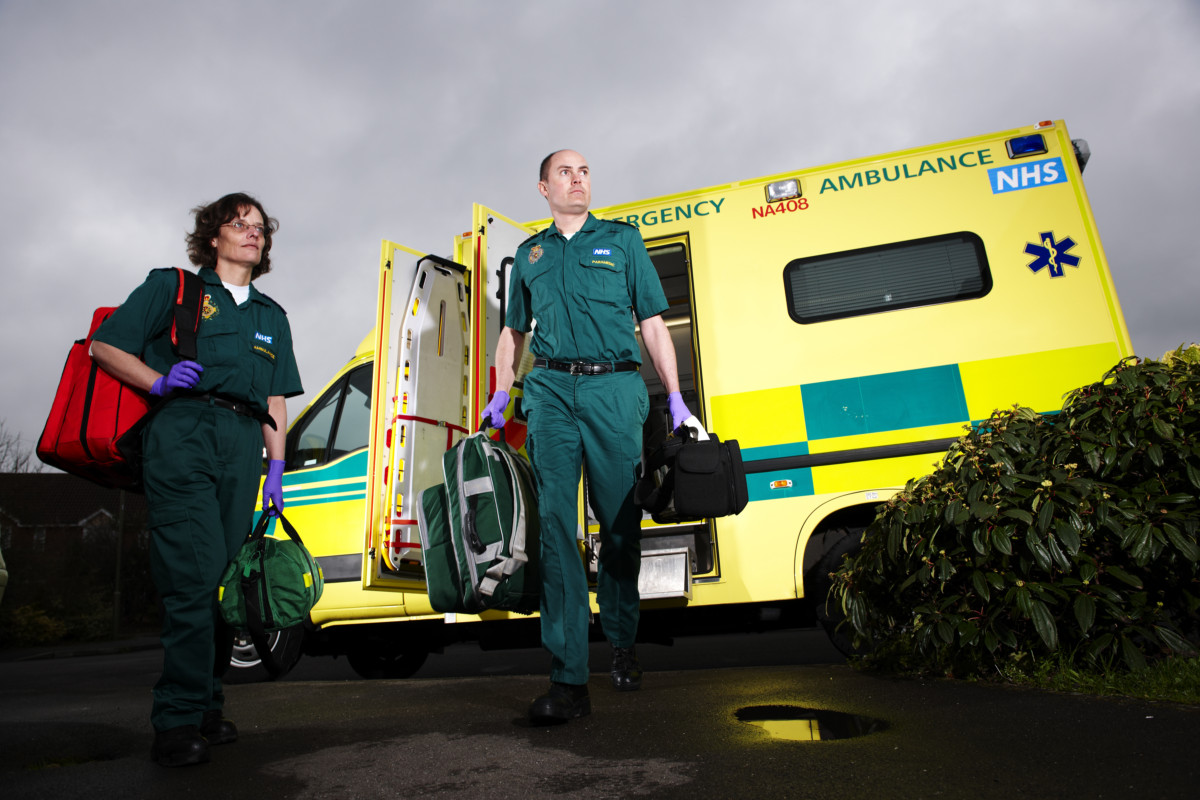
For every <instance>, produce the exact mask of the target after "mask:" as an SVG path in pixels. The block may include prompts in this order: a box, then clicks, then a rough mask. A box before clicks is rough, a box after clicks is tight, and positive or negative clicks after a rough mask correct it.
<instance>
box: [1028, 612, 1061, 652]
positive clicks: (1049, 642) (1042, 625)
mask: <svg viewBox="0 0 1200 800" xmlns="http://www.w3.org/2000/svg"><path fill="white" fill-rule="evenodd" d="M1031 616H1032V617H1033V627H1034V628H1036V629H1037V632H1038V636H1040V637H1041V639H1042V641H1043V642H1045V643H1046V647H1047V648H1049V649H1050V650H1057V649H1058V626H1057V625H1055V624H1054V617H1053V616H1051V615H1050V609H1048V608H1046V604H1045V603H1043V602H1042V601H1041V600H1034V601H1033V604H1032V609H1031Z"/></svg>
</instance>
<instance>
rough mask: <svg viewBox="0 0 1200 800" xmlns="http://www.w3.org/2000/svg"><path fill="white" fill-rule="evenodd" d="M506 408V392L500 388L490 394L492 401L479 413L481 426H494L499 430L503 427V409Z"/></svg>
mask: <svg viewBox="0 0 1200 800" xmlns="http://www.w3.org/2000/svg"><path fill="white" fill-rule="evenodd" d="M506 408H508V392H506V391H504V390H503V389H501V390H500V391H498V392H496V393H495V394H494V395H492V401H491V402H490V403H488V404H487V408H485V409H484V410H483V413H482V414H480V415H479V424H480V426H481V427H483V428H495V429H497V430H499V429H500V428H503V427H504V409H506Z"/></svg>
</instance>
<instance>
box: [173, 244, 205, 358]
mask: <svg viewBox="0 0 1200 800" xmlns="http://www.w3.org/2000/svg"><path fill="white" fill-rule="evenodd" d="M175 271H176V272H177V273H178V275H179V286H178V288H177V289H176V290H175V306H174V310H175V313H174V318H173V319H172V321H171V344H172V345H174V347H175V352H176V353H178V354H179V355H180V357H181V358H184V359H187V360H189V361H194V360H195V359H196V332H197V331H198V330H199V329H200V312H201V306H202V305H203V303H204V281H203V280H201V278H200V276H199V275H197V274H196V273H194V272H192V271H191V270H186V269H183V268H182V267H176V268H175Z"/></svg>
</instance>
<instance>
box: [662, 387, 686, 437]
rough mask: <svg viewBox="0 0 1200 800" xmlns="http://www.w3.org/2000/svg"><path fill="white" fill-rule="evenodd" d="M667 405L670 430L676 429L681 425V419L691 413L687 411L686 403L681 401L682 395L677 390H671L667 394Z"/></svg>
mask: <svg viewBox="0 0 1200 800" xmlns="http://www.w3.org/2000/svg"><path fill="white" fill-rule="evenodd" d="M667 405H668V406H670V408H671V430H673V431H677V430H679V427H680V426H681V425H683V421H684V420H685V419H687V418H688V417H690V416H691V415H692V412H691V411H688V407H687V404H686V403H684V402H683V395H682V394H680V393H679V392H671V393H670V394H669V395H667Z"/></svg>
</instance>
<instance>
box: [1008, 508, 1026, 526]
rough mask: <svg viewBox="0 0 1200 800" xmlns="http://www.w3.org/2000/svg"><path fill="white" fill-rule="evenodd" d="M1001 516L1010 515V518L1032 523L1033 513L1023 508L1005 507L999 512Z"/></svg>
mask: <svg viewBox="0 0 1200 800" xmlns="http://www.w3.org/2000/svg"><path fill="white" fill-rule="evenodd" d="M1001 515H1002V516H1005V517H1010V518H1011V519H1015V520H1020V521H1021V522H1024V523H1025V524H1026V525H1032V524H1033V514H1030V513H1029V512H1028V511H1026V510H1025V509H1023V508H1006V509H1004V511H1003V512H1001Z"/></svg>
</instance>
